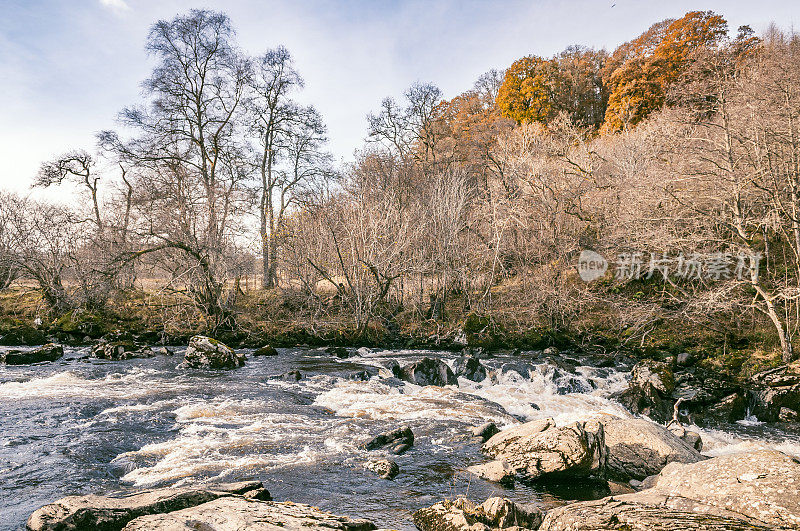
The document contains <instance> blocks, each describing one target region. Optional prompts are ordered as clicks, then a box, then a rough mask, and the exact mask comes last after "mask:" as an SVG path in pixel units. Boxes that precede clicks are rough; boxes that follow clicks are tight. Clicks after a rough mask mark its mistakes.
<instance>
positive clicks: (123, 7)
mask: <svg viewBox="0 0 800 531" xmlns="http://www.w3.org/2000/svg"><path fill="white" fill-rule="evenodd" d="M100 5H101V6H103V7H107V8H109V9H112V10H114V11H130V10H131V7H130V6H129V5H128V4H127V3H125V0H100Z"/></svg>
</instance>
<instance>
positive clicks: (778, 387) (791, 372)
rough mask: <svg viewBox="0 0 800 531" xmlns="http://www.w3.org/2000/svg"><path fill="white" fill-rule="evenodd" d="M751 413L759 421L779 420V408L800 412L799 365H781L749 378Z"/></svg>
mask: <svg viewBox="0 0 800 531" xmlns="http://www.w3.org/2000/svg"><path fill="white" fill-rule="evenodd" d="M750 382H751V384H752V386H753V389H752V391H751V398H752V400H751V401H752V403H753V409H752V413H753V414H754V415H755V416H756V417H758V419H759V420H763V421H765V422H775V421H777V420H780V412H781V408H788V409H791V410H793V411H800V364H798V363H794V364H791V365H783V366H781V367H778V368H776V369H772V370H769V371H764V372H760V373H758V374H755V375H753V376H752V377H751V378H750Z"/></svg>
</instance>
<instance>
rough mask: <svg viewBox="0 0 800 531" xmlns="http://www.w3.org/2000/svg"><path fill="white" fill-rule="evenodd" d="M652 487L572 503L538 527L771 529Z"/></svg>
mask: <svg viewBox="0 0 800 531" xmlns="http://www.w3.org/2000/svg"><path fill="white" fill-rule="evenodd" d="M708 509H709V508H707V507H705V506H703V505H702V504H697V503H694V502H692V501H691V500H685V499H682V498H670V497H668V496H664V495H663V494H655V493H651V492H650V491H644V492H637V493H635V494H623V495H619V496H609V497H607V498H603V499H600V500H593V501H586V502H578V503H572V504H570V505H566V506H564V507H558V508H555V509H552V510H550V511H548V512H547V514H546V515H545V517H544V520H543V521H542V524H541V526H540V527H539V531H600V530H625V531H685V530H690V529H691V530H698V531H700V530H702V531H754V530H763V531H766V530H767V529H772V528H771V527H768V526H764V525H761V524H758V523H754V522H751V521H748V520H747V519H742V518H740V517H739V516H740V515H737V514H735V513H732V512H727V511H719V513H721V514H713V513H709V512H708Z"/></svg>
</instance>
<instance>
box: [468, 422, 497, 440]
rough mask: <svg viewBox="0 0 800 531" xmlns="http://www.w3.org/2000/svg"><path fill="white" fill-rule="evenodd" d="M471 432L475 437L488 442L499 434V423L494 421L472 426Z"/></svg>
mask: <svg viewBox="0 0 800 531" xmlns="http://www.w3.org/2000/svg"><path fill="white" fill-rule="evenodd" d="M470 432H471V433H472V436H473V437H475V438H478V439H480V440H481V442H486V441H488V440H489V439H491V438H492V437H493V436H494V435H496V434H498V433H499V432H500V430H499V429H497V425H496V424H495V423H494V422H486V423H484V424H481V425H480V426H475V427H473V428H470Z"/></svg>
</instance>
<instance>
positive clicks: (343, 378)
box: [0, 348, 800, 529]
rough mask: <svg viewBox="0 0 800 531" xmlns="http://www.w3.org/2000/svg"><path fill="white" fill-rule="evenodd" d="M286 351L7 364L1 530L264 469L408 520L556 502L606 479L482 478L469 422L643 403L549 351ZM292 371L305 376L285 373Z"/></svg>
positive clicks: (725, 445) (614, 379)
mask: <svg viewBox="0 0 800 531" xmlns="http://www.w3.org/2000/svg"><path fill="white" fill-rule="evenodd" d="M280 353H281V355H280V356H278V357H255V358H254V357H250V358H249V359H248V361H247V364H246V365H245V367H243V368H240V369H236V370H231V371H202V370H182V369H177V368H176V366H177V365H178V363H180V361H181V358H182V350H178V351H177V353H176V355H175V356H158V357H155V358H151V359H142V360H129V361H119V362H109V361H102V360H97V359H93V358H88V349H73V348H68V349H66V354H65V357H64V358H63V359H62V360H59V361H57V362H54V363H48V364H41V365H34V366H21V367H6V366H2V365H0V414H1V415H2V417H0V426H2V432H1V434H0V529H21V528H24V522H25V520H26V518H27V517H28V515H29V514H30V513H31V512H32V511H33V510H35V509H36V508H37V507H39V506H41V505H44V504H46V503H49V502H52V501H54V500H56V499H57V498H60V497H62V496H66V495H70V494H87V493H100V494H106V493H109V494H118V493H125V492H131V491H135V490H141V489H144V488H148V487H157V486H168V485H176V486H177V485H191V484H198V483H202V482H209V481H236V480H241V479H253V478H255V479H261V480H262V481H263V482H264V485H265V486H266V487H267V488H268V489H269V491H270V492H271V493H272V495H273V498H274V499H276V500H291V501H295V502H303V503H309V504H312V505H316V506H318V507H320V508H323V509H326V510H329V511H331V512H334V513H337V514H344V515H348V516H351V517H363V518H369V519H371V520H373V521H374V522H375V523H376V524H378V526H379V527H392V528H397V529H414V527H413V524H412V523H411V518H410V515H411V513H412V512H413V511H414V510H416V509H418V508H420V507H425V506H429V505H431V504H433V503H435V502H436V501H438V500H440V499H442V498H443V497H448V496H449V497H453V496H455V495H459V494H469V496H470V497H471V498H474V499H478V500H483V499H485V498H486V497H488V496H489V495H491V494H494V493H501V494H502V495H503V496H506V497H509V498H511V499H514V500H519V501H523V502H525V503H532V504H538V505H540V506H542V507H545V508H547V507H552V506H555V505H560V504H563V503H564V502H565V501H568V500H574V499H584V498H587V497H591V496H593V495H597V493H596V492H590V491H587V488H586V487H585V486H581V485H575V486H571V487H570V486H562V487H525V486H520V485H517V487H516V488H513V489H506V488H503V487H501V486H499V485H496V484H491V483H487V482H485V481H482V480H479V479H476V478H474V477H470V475H469V474H467V473H466V472H465V469H466V467H468V466H470V465H473V464H477V463H481V462H483V461H484V460H485V459H484V458H483V457H482V456H481V454H480V451H479V445H478V444H476V443H475V442H474V441H471V440H469V437H468V428H469V427H470V426H474V425H477V424H481V423H484V422H486V421H494V422H496V423H497V424H498V426H501V427H502V426H505V425H510V424H515V423H518V422H521V421H525V420H532V419H536V418H543V417H553V418H555V420H556V421H557V422H558V423H559V424H561V423H567V422H571V421H575V420H585V419H587V418H589V417H590V416H591V415H592V414H596V413H600V412H606V413H612V414H616V415H627V413H626V412H625V410H624V409H623V408H622V407H621V406H620V405H618V404H617V403H615V402H613V401H611V400H609V399H608V396H609V395H610V394H612V393H613V392H615V391H619V390H622V389H624V388H625V385H626V377H627V376H628V374H627V373H626V372H624V371H623V370H615V369H611V368H598V367H591V366H578V367H577V368H575V369H574V370H571V371H565V370H563V368H562V369H558V368H557V367H556V366H555V365H553V364H551V363H549V362H547V361H543V360H541V359H539V358H537V357H536V356H535V355H533V354H531V355H524V354H523V355H520V356H513V357H512V356H502V355H499V356H495V357H492V358H489V359H485V360H482V362H483V363H484V364H485V365H486V366H487V367H489V368H490V369H492V370H494V371H496V376H495V377H494V378H493V379H492V380H491V381H490V380H489V379H487V380H485V381H484V382H482V383H475V382H471V381H469V380H466V379H463V378H462V379H459V387H458V388H455V387H445V388H440V387H430V386H429V387H418V386H415V385H412V384H408V383H402V382H399V381H397V380H395V379H383V378H379V377H377V376H373V377H372V378H371V379H370V380H369V381H353V380H351V379H350V375H351V374H353V373H355V372H358V371H364V370H367V371H368V372H370V374H373V375H374V374H376V373H377V367H378V366H379V365H380V363H381V361H385V360H386V359H389V358H392V359H397V360H399V361H400V362H401V363H408V362H411V361H413V360H416V359H419V358H420V357H422V356H432V357H442V358H443V359H445V360H446V361H448V362H449V361H451V360H452V359H453V357H454V356H453V354H451V353H437V352H421V351H374V352H365V351H361V352H360V354H357V355H356V356H354V357H351V358H349V359H345V360H342V359H338V358H336V357H332V356H331V355H329V354H325V353H324V352H322V351H319V350H302V349H280ZM291 370H299V371H300V372H301V373H302V374H303V376H304V377H303V379H301V380H300V381H297V382H294V381H283V380H281V379H277V378H274V376H276V375H280V374H283V373H286V372H287V371H291ZM400 425H408V426H410V427H411V428H412V430H413V431H414V434H415V436H416V441H415V444H414V447H413V448H412V449H411V450H410V451H409V452H407V453H406V454H404V455H401V456H396V457H393V459H395V460H396V461H397V463H398V464H399V465H400V475H398V476H397V477H396V478H395V479H394V480H392V481H387V480H383V479H380V478H378V477H377V476H376V475H375V474H374V473H372V472H370V471H368V470H365V469H364V468H363V463H364V462H365V461H366V460H367V459H368V458H369V457H370V456H377V455H381V454H382V452H379V451H376V452H366V451H364V450H361V449H359V445H360V444H361V443H363V442H365V441H366V440H368V439H369V438H371V436H373V435H376V434H378V433H379V432H382V431H385V430H388V429H392V428H395V427H397V426H400ZM698 431H701V430H698ZM701 434H702V435H703V440H704V443H705V449H704V453H707V454H708V455H717V454H720V453H726V452H738V451H746V450H751V449H754V448H761V447H773V448H777V449H780V450H782V451H785V452H787V453H791V454H794V455H800V438H798V437H797V436H796V435H789V434H786V433H784V432H782V431H780V430H778V429H777V428H775V427H772V426H767V425H762V424H760V423H758V422H756V421H755V419H751V420H750V421H747V422H742V423H739V424H735V425H731V426H724V427H722V429H720V430H707V431H701Z"/></svg>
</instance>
